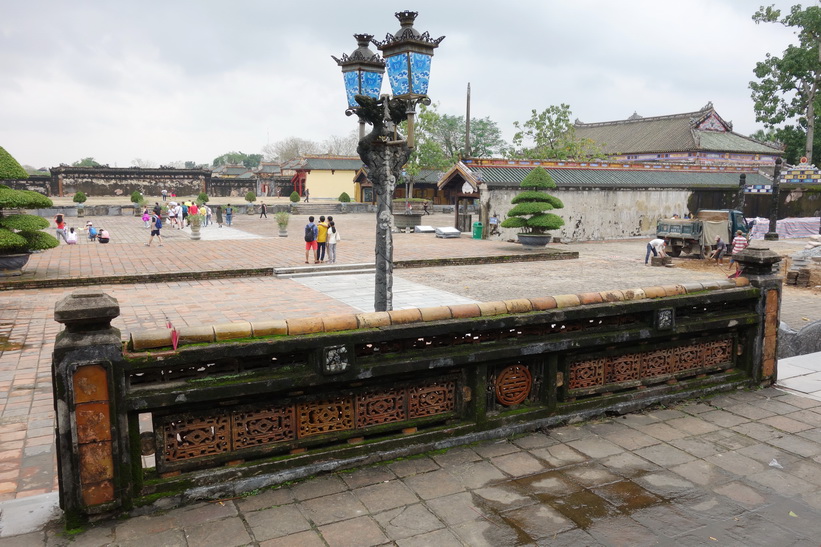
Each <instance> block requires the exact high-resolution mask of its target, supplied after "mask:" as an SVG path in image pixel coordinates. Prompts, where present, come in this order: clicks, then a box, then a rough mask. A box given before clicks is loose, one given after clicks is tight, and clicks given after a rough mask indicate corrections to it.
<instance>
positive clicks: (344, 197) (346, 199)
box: [297, 192, 351, 203]
mask: <svg viewBox="0 0 821 547" xmlns="http://www.w3.org/2000/svg"><path fill="white" fill-rule="evenodd" d="M297 197H299V196H297ZM339 201H340V202H341V203H350V202H351V196H349V195H348V192H342V193H341V194H339Z"/></svg>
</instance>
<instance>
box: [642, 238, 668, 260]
mask: <svg viewBox="0 0 821 547" xmlns="http://www.w3.org/2000/svg"><path fill="white" fill-rule="evenodd" d="M665 245H667V242H666V241H664V240H663V239H661V238H658V237H657V238H656V239H653V240H651V241H650V243H648V244H647V254H646V255H644V265H645V266H647V263H648V262H649V261H650V253H653V256H662V257H663V256H667V255H666V254H664V246H665Z"/></svg>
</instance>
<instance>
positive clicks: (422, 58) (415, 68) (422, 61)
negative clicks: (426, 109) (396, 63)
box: [410, 52, 433, 95]
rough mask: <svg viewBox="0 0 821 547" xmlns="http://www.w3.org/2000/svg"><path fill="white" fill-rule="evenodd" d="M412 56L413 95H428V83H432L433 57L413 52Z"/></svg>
mask: <svg viewBox="0 0 821 547" xmlns="http://www.w3.org/2000/svg"><path fill="white" fill-rule="evenodd" d="M410 55H411V71H412V74H413V89H412V90H411V93H418V94H420V95H427V94H428V82H429V81H430V61H431V59H432V57H433V56H432V55H425V54H424V53H416V52H412V53H411V54H410Z"/></svg>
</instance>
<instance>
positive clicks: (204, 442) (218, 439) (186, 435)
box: [162, 415, 230, 462]
mask: <svg viewBox="0 0 821 547" xmlns="http://www.w3.org/2000/svg"><path fill="white" fill-rule="evenodd" d="M229 424H230V421H229V419H228V416H226V415H216V416H200V417H191V418H189V419H186V420H175V419H169V420H168V421H166V422H165V423H164V424H163V428H162V432H163V454H164V456H165V461H168V462H173V461H180V460H186V459H189V458H200V457H203V456H212V455H215V454H221V453H224V452H228V449H229V439H230V437H229V432H228V429H229Z"/></svg>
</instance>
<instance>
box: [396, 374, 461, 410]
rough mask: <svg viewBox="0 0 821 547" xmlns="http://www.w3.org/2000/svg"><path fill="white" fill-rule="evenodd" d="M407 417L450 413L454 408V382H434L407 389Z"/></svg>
mask: <svg viewBox="0 0 821 547" xmlns="http://www.w3.org/2000/svg"><path fill="white" fill-rule="evenodd" d="M408 399H409V400H408V417H409V418H421V417H423V416H433V415H434V414H442V413H444V412H450V411H452V410H453V409H454V408H455V407H456V382H454V381H450V382H435V383H431V384H428V385H424V386H413V387H411V388H409V389H408Z"/></svg>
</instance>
